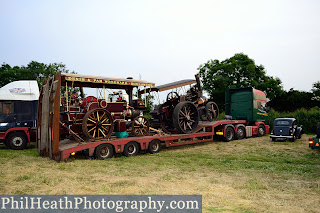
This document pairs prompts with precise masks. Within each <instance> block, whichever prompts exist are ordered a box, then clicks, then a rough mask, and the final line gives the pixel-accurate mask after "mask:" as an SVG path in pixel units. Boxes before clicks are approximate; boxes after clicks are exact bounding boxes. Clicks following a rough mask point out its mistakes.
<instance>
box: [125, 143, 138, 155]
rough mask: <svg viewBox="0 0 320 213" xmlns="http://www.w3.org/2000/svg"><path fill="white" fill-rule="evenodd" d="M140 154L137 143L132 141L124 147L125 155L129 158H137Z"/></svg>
mask: <svg viewBox="0 0 320 213" xmlns="http://www.w3.org/2000/svg"><path fill="white" fill-rule="evenodd" d="M138 153H139V145H138V143H137V142H134V141H130V142H129V143H127V144H126V145H125V146H124V150H123V154H124V155H125V156H127V157H131V156H135V155H137V154H138Z"/></svg>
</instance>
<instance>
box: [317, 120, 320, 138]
mask: <svg viewBox="0 0 320 213" xmlns="http://www.w3.org/2000/svg"><path fill="white" fill-rule="evenodd" d="M317 138H320V122H318V124H317Z"/></svg>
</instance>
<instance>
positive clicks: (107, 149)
mask: <svg viewBox="0 0 320 213" xmlns="http://www.w3.org/2000/svg"><path fill="white" fill-rule="evenodd" d="M113 154H114V151H113V146H112V145H111V144H107V143H105V144H101V145H99V146H98V147H97V148H96V150H95V157H96V158H97V159H99V160H104V159H107V158H112V157H113Z"/></svg>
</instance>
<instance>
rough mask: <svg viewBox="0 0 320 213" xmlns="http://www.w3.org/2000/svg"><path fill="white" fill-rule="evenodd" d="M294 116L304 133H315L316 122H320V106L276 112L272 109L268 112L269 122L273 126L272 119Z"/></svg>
mask: <svg viewBox="0 0 320 213" xmlns="http://www.w3.org/2000/svg"><path fill="white" fill-rule="evenodd" d="M285 117H287V118H296V119H297V120H298V125H303V131H304V133H312V134H315V132H316V129H317V122H320V108H319V107H313V108H311V109H310V110H306V109H303V108H302V109H298V110H296V111H295V112H289V113H286V112H277V111H275V110H273V109H271V111H270V112H269V124H270V127H271V128H273V121H274V119H276V118H285Z"/></svg>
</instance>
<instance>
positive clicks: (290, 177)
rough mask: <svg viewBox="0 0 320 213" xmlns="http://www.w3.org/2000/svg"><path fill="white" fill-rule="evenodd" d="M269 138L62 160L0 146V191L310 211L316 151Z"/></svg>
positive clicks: (318, 170)
mask: <svg viewBox="0 0 320 213" xmlns="http://www.w3.org/2000/svg"><path fill="white" fill-rule="evenodd" d="M308 137H309V136H304V137H303V138H302V139H301V140H298V141H296V142H294V143H292V142H271V140H270V139H269V138H268V137H261V138H250V139H245V140H241V141H232V142H229V143H224V142H214V143H204V144H198V145H190V146H181V147H173V148H168V149H163V150H162V151H161V152H160V153H158V154H154V155H150V154H141V155H138V156H135V157H132V158H126V157H116V158H112V159H109V160H105V161H100V160H86V159H83V157H82V156H77V155H76V157H74V158H71V159H70V160H69V162H68V163H56V162H54V161H52V160H49V159H47V158H41V157H39V156H38V154H37V150H36V149H34V148H31V149H27V150H23V151H13V150H7V149H5V148H4V147H2V146H1V147H0V171H1V172H0V193H1V194H201V195H203V212H316V211H317V210H318V208H317V206H315V205H314V203H319V202H320V198H319V197H320V196H319V195H320V187H319V185H320V181H319V179H318V178H319V175H320V158H319V155H320V153H319V152H318V151H317V150H311V149H309V148H308V141H307V138H308Z"/></svg>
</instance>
